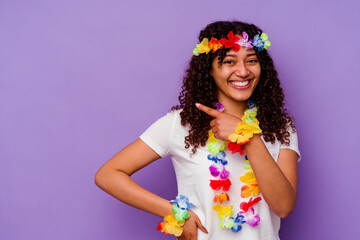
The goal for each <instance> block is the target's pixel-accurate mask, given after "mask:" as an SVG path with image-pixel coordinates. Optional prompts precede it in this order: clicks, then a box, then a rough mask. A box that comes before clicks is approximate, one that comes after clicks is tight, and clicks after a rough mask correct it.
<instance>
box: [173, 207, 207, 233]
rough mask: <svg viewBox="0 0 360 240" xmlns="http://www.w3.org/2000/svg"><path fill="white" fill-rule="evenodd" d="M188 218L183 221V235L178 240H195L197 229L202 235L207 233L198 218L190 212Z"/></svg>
mask: <svg viewBox="0 0 360 240" xmlns="http://www.w3.org/2000/svg"><path fill="white" fill-rule="evenodd" d="M188 213H189V214H190V217H189V218H188V219H187V220H186V221H185V224H184V226H183V233H182V234H181V236H180V237H178V238H177V239H178V240H197V229H198V228H199V229H200V230H201V231H203V232H204V233H208V231H207V230H206V229H205V228H204V226H203V225H202V223H201V221H200V219H199V217H198V216H197V215H196V214H195V213H194V212H193V211H191V210H188Z"/></svg>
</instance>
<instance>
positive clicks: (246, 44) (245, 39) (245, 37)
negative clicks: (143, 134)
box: [237, 32, 253, 50]
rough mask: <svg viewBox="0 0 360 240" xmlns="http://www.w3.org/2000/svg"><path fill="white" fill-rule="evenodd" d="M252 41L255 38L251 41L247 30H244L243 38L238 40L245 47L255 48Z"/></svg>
mask: <svg viewBox="0 0 360 240" xmlns="http://www.w3.org/2000/svg"><path fill="white" fill-rule="evenodd" d="M252 41H253V40H250V41H249V35H248V34H247V33H246V32H242V38H241V39H240V40H239V41H237V43H238V44H239V45H240V46H243V47H245V49H246V50H247V49H251V48H253V46H252V45H251V43H252Z"/></svg>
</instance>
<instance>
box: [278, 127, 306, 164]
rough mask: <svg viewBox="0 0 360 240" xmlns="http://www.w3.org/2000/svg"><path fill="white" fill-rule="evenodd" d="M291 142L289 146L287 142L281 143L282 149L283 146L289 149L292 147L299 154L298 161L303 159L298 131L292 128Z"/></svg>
mask: <svg viewBox="0 0 360 240" xmlns="http://www.w3.org/2000/svg"><path fill="white" fill-rule="evenodd" d="M289 140H290V144H289V146H287V145H286V144H281V145H280V149H282V148H287V149H291V150H293V151H295V152H296V153H297V155H298V159H297V161H298V162H299V161H300V159H301V155H300V151H299V145H298V137H297V133H296V132H292V130H291V129H290V137H289Z"/></svg>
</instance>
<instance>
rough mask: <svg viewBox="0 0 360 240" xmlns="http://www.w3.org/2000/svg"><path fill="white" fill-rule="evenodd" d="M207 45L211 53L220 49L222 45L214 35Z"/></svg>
mask: <svg viewBox="0 0 360 240" xmlns="http://www.w3.org/2000/svg"><path fill="white" fill-rule="evenodd" d="M209 47H210V49H212V51H213V53H214V52H216V51H217V50H218V49H221V48H222V47H223V45H222V44H221V43H220V42H219V41H218V40H217V39H216V38H214V37H211V40H210V42H209Z"/></svg>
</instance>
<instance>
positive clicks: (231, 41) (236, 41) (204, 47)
mask: <svg viewBox="0 0 360 240" xmlns="http://www.w3.org/2000/svg"><path fill="white" fill-rule="evenodd" d="M270 45H271V43H270V41H269V40H268V35H267V34H266V33H262V34H261V36H259V34H258V35H256V36H255V37H254V39H251V40H249V36H248V34H247V33H246V32H242V38H241V39H240V38H239V37H238V36H236V35H234V33H233V32H231V31H230V32H229V33H228V35H227V39H226V38H221V39H220V40H217V39H216V38H214V37H211V40H210V42H209V39H208V38H204V39H203V40H202V41H201V43H198V44H196V48H194V50H193V54H194V55H195V56H199V54H200V53H206V54H208V53H209V52H210V51H211V50H212V51H213V53H214V52H216V51H217V50H218V49H222V48H223V47H225V48H231V49H232V50H234V51H235V52H237V51H239V49H240V46H244V47H245V49H246V50H247V49H251V48H253V47H256V48H257V49H258V51H259V52H260V51H261V50H263V49H265V50H267V49H268V48H269V47H270Z"/></svg>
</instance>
